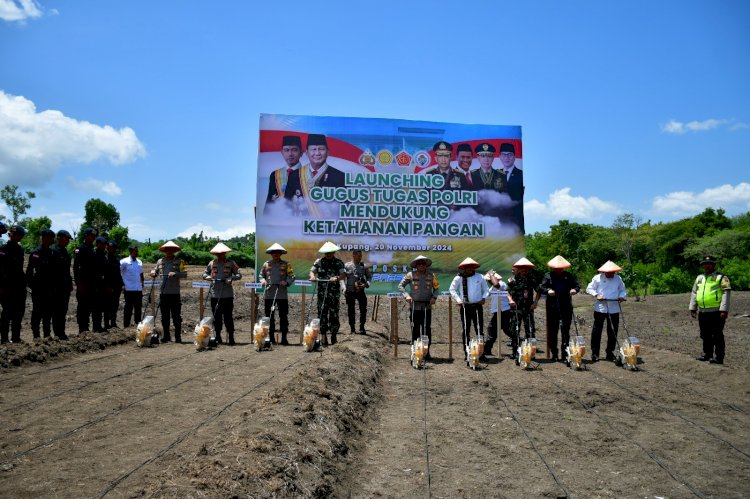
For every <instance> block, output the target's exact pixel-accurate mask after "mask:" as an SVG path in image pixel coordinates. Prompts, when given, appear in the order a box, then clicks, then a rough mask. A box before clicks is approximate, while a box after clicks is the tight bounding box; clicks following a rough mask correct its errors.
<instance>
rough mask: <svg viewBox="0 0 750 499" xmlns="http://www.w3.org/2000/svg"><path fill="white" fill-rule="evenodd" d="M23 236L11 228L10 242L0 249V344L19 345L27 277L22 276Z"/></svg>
mask: <svg viewBox="0 0 750 499" xmlns="http://www.w3.org/2000/svg"><path fill="white" fill-rule="evenodd" d="M25 235H26V229H24V228H23V227H21V226H20V225H17V224H14V225H11V227H10V231H9V232H8V237H9V240H8V242H7V243H5V245H4V246H2V247H0V303H2V305H3V312H2V314H0V343H7V342H8V332H9V331H10V332H11V341H12V342H13V343H21V320H22V319H23V314H24V312H25V311H26V276H25V275H24V273H23V259H24V256H23V248H22V247H21V245H20V244H18V243H20V242H21V239H23V237H24V236H25Z"/></svg>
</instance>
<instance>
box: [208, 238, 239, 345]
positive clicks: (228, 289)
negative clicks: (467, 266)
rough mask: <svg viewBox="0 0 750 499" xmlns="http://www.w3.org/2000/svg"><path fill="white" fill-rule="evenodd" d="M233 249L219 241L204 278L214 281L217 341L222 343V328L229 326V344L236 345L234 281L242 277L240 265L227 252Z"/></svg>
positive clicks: (212, 289)
mask: <svg viewBox="0 0 750 499" xmlns="http://www.w3.org/2000/svg"><path fill="white" fill-rule="evenodd" d="M230 251H232V249H231V248H230V247H229V246H227V245H226V244H224V243H217V244H216V246H214V247H213V248H212V249H211V251H210V252H209V253H211V254H212V255H216V258H215V259H213V260H211V262H210V263H209V264H208V265H206V270H204V271H203V278H204V279H208V280H211V281H213V283H214V284H213V286H212V287H211V310H212V311H213V317H214V328H215V329H216V343H221V342H222V339H221V329H222V327H223V326H224V325H226V326H227V344H228V345H230V346H231V345H234V344H235V343H234V317H233V316H232V314H233V312H234V290H233V289H232V282H234V281H238V280H240V279H242V274H240V267H239V266H238V265H237V263H236V262H235V261H234V260H232V259H231V258H227V253H229V252H230Z"/></svg>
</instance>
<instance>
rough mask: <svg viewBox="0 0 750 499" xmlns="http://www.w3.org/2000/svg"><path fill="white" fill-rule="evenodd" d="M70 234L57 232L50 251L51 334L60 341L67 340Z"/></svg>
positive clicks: (61, 231) (71, 288)
mask: <svg viewBox="0 0 750 499" xmlns="http://www.w3.org/2000/svg"><path fill="white" fill-rule="evenodd" d="M70 239H71V237H70V232H68V231H67V230H59V231H57V246H55V247H54V248H53V249H52V262H53V269H54V274H55V278H54V284H53V287H54V291H53V294H52V332H54V333H55V336H57V337H58V338H59V339H61V340H67V339H68V336H67V335H66V334H65V321H66V316H67V315H68V305H69V304H70V293H71V291H73V279H71V277H70V253H68V244H70Z"/></svg>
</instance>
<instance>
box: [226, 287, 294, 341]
mask: <svg viewBox="0 0 750 499" xmlns="http://www.w3.org/2000/svg"><path fill="white" fill-rule="evenodd" d="M273 304H274V303H273V298H270V299H269V298H266V299H265V300H264V301H263V308H264V309H265V314H266V317H269V318H270V319H271V329H270V330H269V332H270V333H271V341H273V342H275V341H276V338H274V334H275V333H276V313H274V312H271V307H272V306H273ZM276 310H278V311H279V331H280V332H281V335H282V337H286V334H287V333H288V332H289V300H279V299H277V300H276ZM228 329H229V327H228V326H227V330H228Z"/></svg>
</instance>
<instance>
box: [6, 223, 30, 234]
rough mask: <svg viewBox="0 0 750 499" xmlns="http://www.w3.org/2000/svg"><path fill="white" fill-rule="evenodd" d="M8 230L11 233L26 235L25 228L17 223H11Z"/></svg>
mask: <svg viewBox="0 0 750 499" xmlns="http://www.w3.org/2000/svg"><path fill="white" fill-rule="evenodd" d="M9 232H10V233H11V234H19V235H20V236H21V237H23V236H25V235H26V229H24V228H23V226H22V225H18V224H13V225H11V226H10V231H9Z"/></svg>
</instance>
